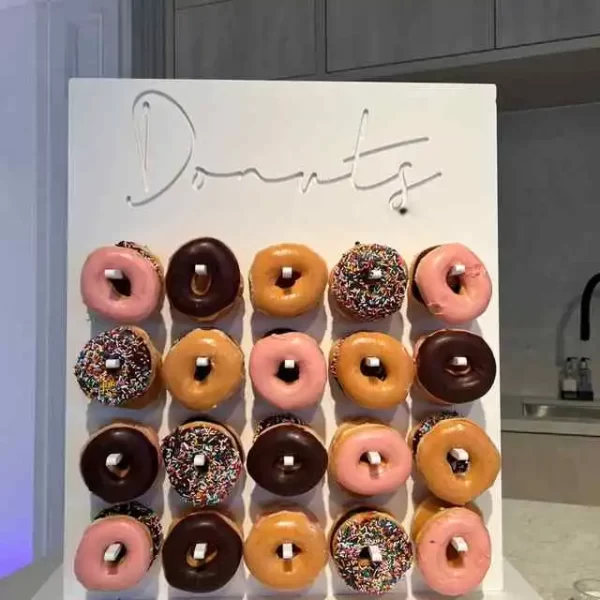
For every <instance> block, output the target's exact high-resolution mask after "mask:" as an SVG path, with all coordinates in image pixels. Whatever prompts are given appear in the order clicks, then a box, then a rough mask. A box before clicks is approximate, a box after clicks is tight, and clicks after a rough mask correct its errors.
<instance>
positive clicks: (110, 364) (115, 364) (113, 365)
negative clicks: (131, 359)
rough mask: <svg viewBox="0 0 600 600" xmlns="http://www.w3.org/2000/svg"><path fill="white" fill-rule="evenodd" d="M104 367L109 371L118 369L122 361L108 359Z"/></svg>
mask: <svg viewBox="0 0 600 600" xmlns="http://www.w3.org/2000/svg"><path fill="white" fill-rule="evenodd" d="M104 365H105V366H106V368H107V369H118V368H119V367H120V366H121V361H120V360H119V359H118V358H107V359H106V361H105V362H104Z"/></svg>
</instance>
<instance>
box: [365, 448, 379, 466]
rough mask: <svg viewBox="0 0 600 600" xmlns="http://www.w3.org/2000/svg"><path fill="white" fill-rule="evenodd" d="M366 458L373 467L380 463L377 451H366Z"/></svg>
mask: <svg viewBox="0 0 600 600" xmlns="http://www.w3.org/2000/svg"><path fill="white" fill-rule="evenodd" d="M367 460H368V461H369V464H370V465H371V466H373V467H375V466H377V465H380V464H381V454H379V452H375V451H370V452H367Z"/></svg>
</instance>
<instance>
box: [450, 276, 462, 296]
mask: <svg viewBox="0 0 600 600" xmlns="http://www.w3.org/2000/svg"><path fill="white" fill-rule="evenodd" d="M446 284H447V285H448V287H449V288H450V289H451V290H452V291H453V292H454V293H455V294H460V290H461V288H462V280H461V276H460V275H450V271H448V274H447V275H446Z"/></svg>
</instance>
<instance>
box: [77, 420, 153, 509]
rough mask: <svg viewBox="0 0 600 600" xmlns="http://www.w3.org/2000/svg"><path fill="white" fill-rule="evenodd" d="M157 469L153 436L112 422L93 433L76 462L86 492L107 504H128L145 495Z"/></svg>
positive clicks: (137, 426) (145, 430)
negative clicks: (87, 490)
mask: <svg viewBox="0 0 600 600" xmlns="http://www.w3.org/2000/svg"><path fill="white" fill-rule="evenodd" d="M109 457H111V458H112V459H113V460H111V458H109ZM159 467H160V458H159V442H158V436H157V435H156V432H155V431H154V430H153V429H152V428H150V427H148V426H146V425H142V424H141V423H135V422H133V421H131V422H130V421H127V422H125V421H115V422H114V423H111V424H110V425H107V426H106V427H103V428H102V429H100V430H99V431H97V432H96V433H94V434H93V435H92V437H91V438H90V439H89V440H88V441H87V443H86V445H85V447H84V448H83V450H82V452H81V458H80V460H79V470H80V472H81V477H82V478H83V481H84V483H85V485H86V486H87V488H88V489H89V490H90V492H92V494H96V496H98V497H100V498H102V500H104V501H105V502H110V503H116V502H127V501H128V500H133V499H134V498H138V497H139V496H141V495H142V494H145V493H146V492H147V491H148V490H149V489H150V488H151V487H152V484H153V483H154V481H155V480H156V476H157V475H158V470H159Z"/></svg>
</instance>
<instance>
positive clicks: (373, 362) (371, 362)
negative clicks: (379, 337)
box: [365, 356, 381, 369]
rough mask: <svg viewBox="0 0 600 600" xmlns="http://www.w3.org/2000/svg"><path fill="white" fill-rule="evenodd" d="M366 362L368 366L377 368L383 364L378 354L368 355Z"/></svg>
mask: <svg viewBox="0 0 600 600" xmlns="http://www.w3.org/2000/svg"><path fill="white" fill-rule="evenodd" d="M365 364H366V365H367V367H371V368H374V369H376V368H378V367H379V366H380V365H381V361H380V360H379V358H377V357H376V356H367V358H365Z"/></svg>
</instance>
